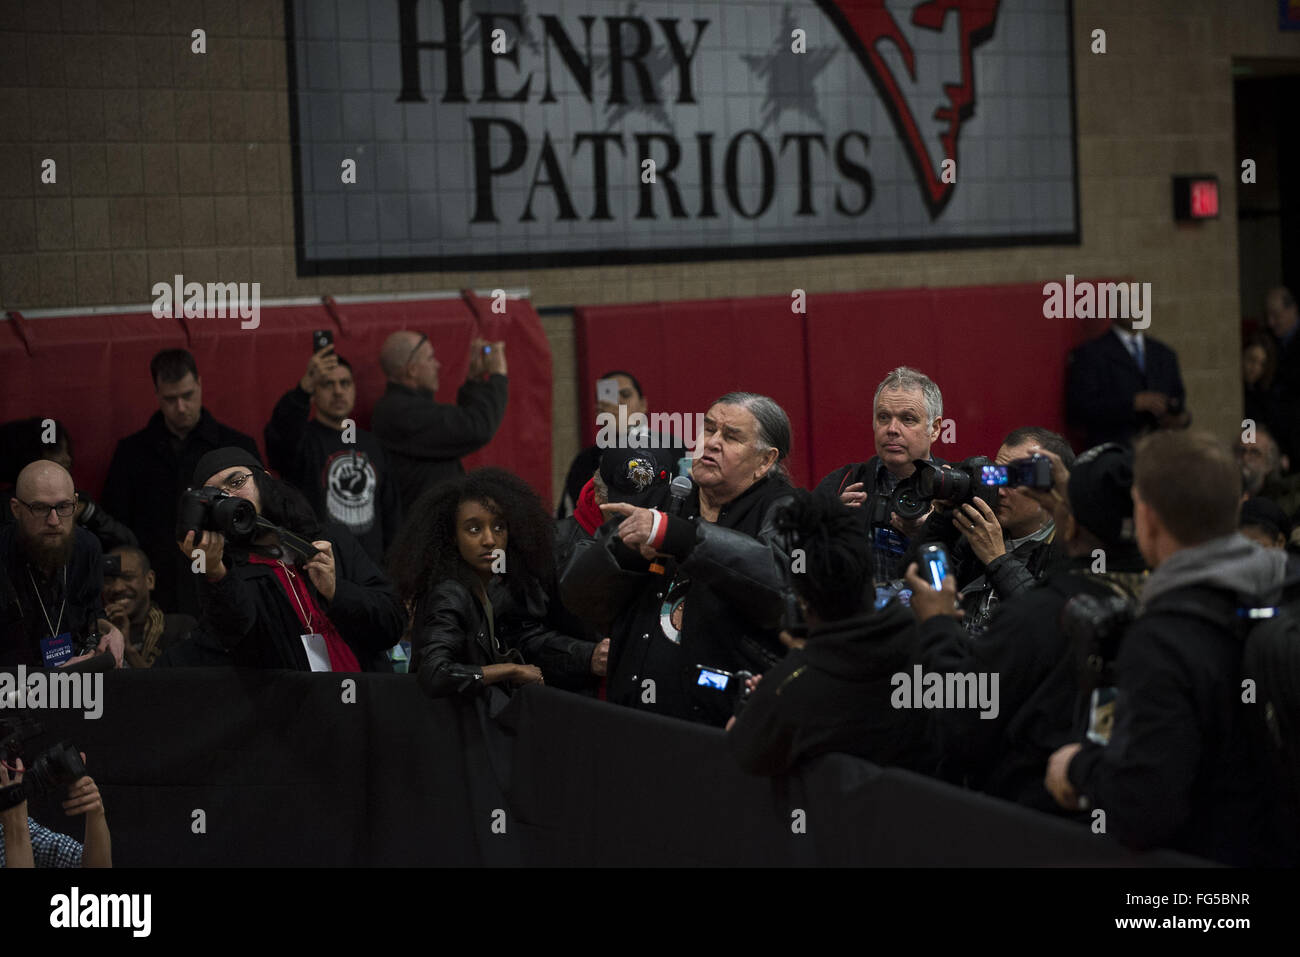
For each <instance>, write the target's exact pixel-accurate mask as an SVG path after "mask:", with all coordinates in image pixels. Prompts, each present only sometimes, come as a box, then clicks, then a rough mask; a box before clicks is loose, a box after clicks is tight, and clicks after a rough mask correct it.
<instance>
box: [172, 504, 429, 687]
mask: <svg viewBox="0 0 1300 957" xmlns="http://www.w3.org/2000/svg"><path fill="white" fill-rule="evenodd" d="M316 539H317V540H320V539H323V540H325V541H328V542H330V543H331V544H332V545H333V546H334V548H333V552H334V574H335V586H334V600H333V601H331V602H326V601H325V599H324V597H323V596H321V594H320V593H319V592H317V591H316V586H315V585H314V584H313V583H312V581H311V579H310V578H309V577H308V576H307V575H306V574H305V573H304V572H301V571H300V570H298V569H295V570H294V573H295V574H301V575H302V576H303V578H304V579H306V586H307V589H308V591H309V592H310V593H311V595H312V597H313V598H314V599H315V601H316V604H317V606H318V607H320V608H321V609H322V610H323V611H324V612H325V613H326V614H328V615H329V619H330V621H331V622H333V623H334V627H335V628H337V629H338V632H339V635H340V636H342V638H343V640H344V641H345V642H347V645H348V647H349V648H351V649H352V653H353V654H354V655H356V657H357V662H358V663H359V664H360V665H361V669H362V670H363V671H391V670H392V666H391V665H390V664H389V662H388V658H387V656H386V655H385V654H384V652H385V651H386V650H387V649H389V648H391V647H393V645H395V644H397V642H398V641H400V640H401V637H402V632H403V630H404V629H405V626H406V612H405V610H404V609H403V607H402V602H401V600H400V599H399V598H398V597H397V591H396V590H395V589H394V588H393V583H392V582H391V581H389V580H388V576H386V575H385V574H384V573H383V572H382V571H380V570H379V567H378V566H377V565H375V563H374V562H373V561H371V560H370V557H369V556H368V555H367V554H366V553H365V550H364V549H362V547H361V546H360V544H358V542H357V540H356V539H355V538H353V537H352V535H351V534H350V533H349V532H348V530H347V529H345V528H343V527H342V526H341V525H325V526H324V527H323V528H322V529H321V531H320V532H319V533H318V534H317V535H316ZM223 560H224V562H225V564H226V568H227V574H226V576H225V577H224V578H222V579H221V581H219V582H217V583H216V584H212V583H211V582H209V581H208V580H207V579H206V578H204V577H203V576H201V575H196V576H194V577H196V578H197V579H199V581H200V582H201V584H200V586H199V594H200V596H201V598H202V601H203V613H202V616H201V617H200V619H199V623H200V626H201V627H202V628H204V629H205V630H206V631H208V632H210V633H211V634H212V635H214V636H215V637H216V638H217V639H218V640H220V642H221V643H222V644H223V645H225V647H226V648H228V649H229V651H230V657H231V664H234V665H240V666H244V667H251V668H290V669H294V670H297V671H306V670H308V669H309V667H310V665H309V664H308V661H307V652H306V649H304V648H303V644H302V637H301V636H302V631H303V626H302V622H301V621H300V620H299V618H298V611H297V609H296V608H295V607H294V604H293V600H292V599H291V598H290V597H289V596H288V595H287V594H286V593H285V591H284V587H283V586H282V585H281V584H280V581H279V579H278V578H276V576H275V572H274V571H273V570H272V569H271V567H270V566H267V565H260V564H255V563H253V562H249V561H248V560H247V558H246V557H243V556H238V557H234V560H233V563H232V554H231V552H230V551H229V550H227V552H226V555H225V558H224V559H223Z"/></svg>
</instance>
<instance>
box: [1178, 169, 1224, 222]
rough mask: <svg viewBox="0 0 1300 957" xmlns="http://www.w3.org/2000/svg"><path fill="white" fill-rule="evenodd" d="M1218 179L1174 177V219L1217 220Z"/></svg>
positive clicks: (1210, 177)
mask: <svg viewBox="0 0 1300 957" xmlns="http://www.w3.org/2000/svg"><path fill="white" fill-rule="evenodd" d="M1218 217H1219V177H1217V176H1214V175H1212V174H1211V175H1205V176H1175V177H1174V219H1176V220H1179V221H1180V222H1181V221H1183V220H1189V219H1191V220H1197V219H1218Z"/></svg>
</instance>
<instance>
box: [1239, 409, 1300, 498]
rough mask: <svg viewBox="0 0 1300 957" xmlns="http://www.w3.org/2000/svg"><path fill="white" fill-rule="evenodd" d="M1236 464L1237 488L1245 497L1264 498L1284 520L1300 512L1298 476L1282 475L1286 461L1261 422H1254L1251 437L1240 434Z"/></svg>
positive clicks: (1299, 479)
mask: <svg viewBox="0 0 1300 957" xmlns="http://www.w3.org/2000/svg"><path fill="white" fill-rule="evenodd" d="M1247 437H1249V438H1250V441H1247ZM1237 464H1238V465H1240V466H1241V487H1242V491H1243V492H1244V493H1245V494H1246V495H1248V496H1250V497H1251V498H1266V499H1268V500H1269V501H1270V502H1273V503H1274V504H1276V505H1277V506H1278V507H1279V508H1281V509H1282V511H1283V512H1285V513H1286V515H1287V517H1288V518H1294V517H1295V515H1296V513H1297V512H1300V476H1295V475H1287V474H1286V471H1287V468H1288V467H1289V466H1290V462H1289V461H1288V460H1287V457H1286V456H1285V455H1283V454H1282V450H1281V449H1280V448H1279V447H1278V444H1277V439H1276V438H1274V437H1273V433H1272V432H1270V431H1269V429H1268V427H1267V426H1265V425H1264V423H1262V422H1257V423H1255V433H1254V435H1253V436H1251V435H1250V433H1248V432H1247V433H1243V435H1242V437H1241V439H1240V440H1239V441H1238V442H1237Z"/></svg>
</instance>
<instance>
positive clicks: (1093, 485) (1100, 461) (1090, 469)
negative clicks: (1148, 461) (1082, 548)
mask: <svg viewBox="0 0 1300 957" xmlns="http://www.w3.org/2000/svg"><path fill="white" fill-rule="evenodd" d="M1067 488H1068V492H1069V496H1070V511H1071V512H1073V513H1074V520H1075V521H1076V522H1078V523H1079V524H1080V525H1082V526H1083V527H1084V528H1086V529H1087V530H1088V531H1090V532H1091V533H1092V534H1093V535H1095V536H1096V537H1097V538H1098V539H1100V540H1101V543H1102V544H1103V545H1105V546H1106V547H1108V548H1118V547H1120V546H1122V545H1128V544H1131V543H1132V542H1133V494H1132V491H1133V451H1132V450H1131V449H1129V448H1126V447H1124V446H1122V445H1116V444H1115V443H1113V442H1108V443H1106V444H1104V445H1098V446H1096V447H1094V448H1091V449H1088V450H1087V451H1086V452H1084V453H1082V454H1081V455H1080V456H1079V457H1078V458H1077V459H1075V460H1074V465H1073V466H1072V467H1071V468H1070V484H1069V486H1068V487H1067Z"/></svg>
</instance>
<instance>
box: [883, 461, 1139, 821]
mask: <svg viewBox="0 0 1300 957" xmlns="http://www.w3.org/2000/svg"><path fill="white" fill-rule="evenodd" d="M1044 455H1045V457H1046V458H1047V459H1049V460H1050V462H1051V464H1052V478H1053V483H1052V490H1051V491H1050V492H1047V493H1044V492H1034V493H1029V492H1026V494H1033V495H1034V497H1036V498H1037V499H1039V501H1040V502H1043V503H1045V504H1047V505H1050V506H1052V508H1053V517H1054V520H1055V523H1056V528H1057V539H1056V540H1057V542H1059V543H1060V545H1061V547H1062V549H1063V551H1064V554H1063V555H1059V556H1058V557H1056V558H1055V559H1053V561H1052V562H1051V564H1050V565H1049V566H1048V569H1047V576H1046V578H1045V579H1044V580H1043V582H1042V585H1041V586H1040V587H1037V588H1029V589H1025V590H1024V591H1022V592H1020V593H1019V594H1017V595H1015V596H1014V597H1012V598H1010V599H1008V600H1007V601H1005V602H1002V603H1001V604H999V605H998V608H997V611H996V613H995V614H994V615H993V617H992V620H991V621H990V624H989V630H988V632H987V634H985V635H984V637H983V638H981V639H980V640H979V641H969V640H968V639H967V637H966V634H965V632H964V630H963V629H962V627H961V626H960V625H959V624H958V621H957V606H956V598H957V593H956V589H955V587H954V585H952V584H949V583H948V582H945V583H944V588H943V589H939V590H936V589H934V588H932V587H931V586H930V585H929V584H928V583H927V582H925V581H924V580H923V579H922V578H921V577H920V576H919V575H918V574H917V573H916V571H915V570H914V568H913V569H909V571H908V576H907V582H908V585H909V586H910V587H911V588H912V612H913V614H914V615H915V616H916V618H917V621H918V622H919V623H920V636H921V637H920V644H921V660H922V661H923V662H924V663H925V666H926V667H927V668H928V669H929V670H931V671H936V672H956V673H968V672H975V673H981V672H983V673H988V674H997V675H999V676H1000V686H999V697H1000V701H999V712H998V714H997V716H996V717H993V718H987V717H985V716H983V715H980V714H979V713H977V712H975V711H970V710H962V709H950V710H945V711H941V712H938V713H937V721H938V730H939V740H940V745H941V747H942V751H943V755H944V774H945V776H946V777H948V778H950V779H953V780H961V779H964V780H965V781H966V783H967V784H969V785H970V786H971V787H973V788H975V789H977V790H980V791H984V792H985V793H987V794H992V795H994V796H996V797H1000V798H1004V799H1006V800H1009V801H1016V802H1017V803H1020V804H1024V805H1026V806H1027V807H1032V808H1035V809H1037V810H1040V811H1045V812H1049V813H1050V812H1055V813H1060V810H1061V809H1060V808H1059V807H1058V806H1057V804H1056V802H1055V801H1053V800H1052V797H1051V795H1049V794H1048V793H1047V791H1046V790H1045V789H1044V788H1043V771H1044V769H1045V768H1046V767H1047V759H1048V758H1049V757H1050V756H1051V754H1052V752H1053V751H1054V750H1056V748H1058V747H1060V746H1061V745H1062V744H1064V743H1066V742H1069V741H1077V740H1079V738H1081V737H1083V735H1084V734H1085V733H1087V734H1089V735H1092V736H1096V737H1098V738H1102V737H1104V736H1106V735H1109V729H1110V717H1111V715H1112V713H1113V709H1114V689H1113V685H1114V679H1113V676H1112V671H1113V665H1114V661H1115V657H1116V654H1117V651H1118V643H1119V639H1120V637H1121V635H1122V633H1123V629H1124V627H1125V625H1126V624H1127V622H1128V620H1129V619H1130V618H1131V616H1132V610H1133V608H1135V607H1136V604H1137V596H1138V595H1140V594H1141V589H1142V585H1143V583H1144V581H1145V564H1144V562H1143V560H1142V556H1141V554H1139V553H1138V550H1137V546H1136V545H1135V544H1134V542H1133V501H1132V498H1131V496H1130V490H1131V489H1132V486H1133V455H1132V453H1131V452H1130V451H1129V450H1128V449H1127V448H1126V447H1124V446H1120V445H1116V444H1114V443H1111V444H1107V445H1102V446H1098V447H1097V448H1095V449H1089V450H1088V451H1087V452H1084V453H1083V454H1082V455H1080V456H1079V457H1078V459H1076V460H1075V462H1074V465H1073V467H1072V468H1071V469H1070V470H1067V469H1066V467H1065V465H1064V464H1063V463H1062V461H1061V459H1060V458H1059V457H1058V456H1056V455H1055V454H1053V453H1051V452H1044ZM1079 596H1084V598H1080V597H1079ZM1076 599H1078V600H1076Z"/></svg>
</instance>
